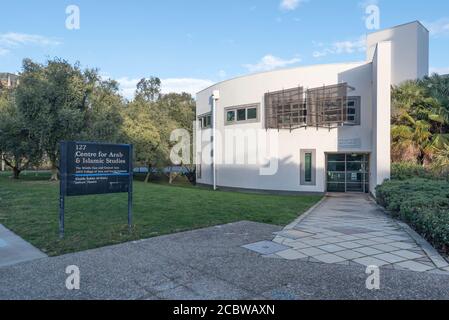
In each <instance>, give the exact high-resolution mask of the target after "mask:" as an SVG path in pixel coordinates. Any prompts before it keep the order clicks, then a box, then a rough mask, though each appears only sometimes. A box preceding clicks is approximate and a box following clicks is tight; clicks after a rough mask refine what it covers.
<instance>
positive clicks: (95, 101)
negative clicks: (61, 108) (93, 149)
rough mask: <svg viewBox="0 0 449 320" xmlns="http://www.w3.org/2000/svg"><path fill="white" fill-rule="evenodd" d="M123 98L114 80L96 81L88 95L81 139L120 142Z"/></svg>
mask: <svg viewBox="0 0 449 320" xmlns="http://www.w3.org/2000/svg"><path fill="white" fill-rule="evenodd" d="M124 106H125V103H124V100H123V98H122V97H121V96H120V94H118V83H117V82H116V81H114V80H106V81H98V83H97V85H95V86H94V88H93V89H92V92H91V93H90V95H89V107H88V108H87V110H86V114H85V131H84V132H83V135H84V137H83V139H84V140H90V141H97V142H109V143H116V142H120V139H121V134H120V130H121V127H122V125H123V118H122V110H123V108H124Z"/></svg>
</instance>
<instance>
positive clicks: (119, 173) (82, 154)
mask: <svg viewBox="0 0 449 320" xmlns="http://www.w3.org/2000/svg"><path fill="white" fill-rule="evenodd" d="M63 144H65V148H64V146H63V149H66V150H65V157H64V155H62V154H61V159H63V158H66V159H65V162H66V170H61V173H62V174H63V175H64V173H66V176H65V177H64V178H65V179H64V180H66V186H65V195H66V196H69V197H70V196H82V195H89V194H107V193H122V192H128V191H129V186H130V183H131V182H132V180H131V179H130V176H131V174H132V167H131V165H130V164H131V146H130V145H112V144H97V143H85V142H63ZM62 169H64V164H63V163H62Z"/></svg>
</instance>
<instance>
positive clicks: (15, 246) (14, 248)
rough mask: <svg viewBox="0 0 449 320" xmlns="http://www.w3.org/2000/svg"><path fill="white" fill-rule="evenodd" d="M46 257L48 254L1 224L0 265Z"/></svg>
mask: <svg viewBox="0 0 449 320" xmlns="http://www.w3.org/2000/svg"><path fill="white" fill-rule="evenodd" d="M45 257H47V255H46V254H44V253H43V252H41V251H40V250H39V249H37V248H35V247H33V246H32V245H31V244H29V243H28V242H26V241H25V240H23V239H22V238H20V237H19V236H17V235H16V234H14V233H13V232H11V231H10V230H8V229H6V228H5V227H4V226H3V225H1V224H0V267H4V266H10V265H14V264H17V263H21V262H25V261H31V260H35V259H42V258H45Z"/></svg>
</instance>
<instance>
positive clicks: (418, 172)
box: [391, 162, 434, 180]
mask: <svg viewBox="0 0 449 320" xmlns="http://www.w3.org/2000/svg"><path fill="white" fill-rule="evenodd" d="M418 177H419V178H428V179H432V178H434V175H433V173H432V172H431V171H430V170H429V169H427V168H425V167H423V166H422V165H419V164H416V163H410V162H398V163H393V164H392V165H391V178H392V179H393V180H406V179H412V178H418Z"/></svg>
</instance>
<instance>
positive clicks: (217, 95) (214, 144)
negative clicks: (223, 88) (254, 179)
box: [212, 90, 220, 191]
mask: <svg viewBox="0 0 449 320" xmlns="http://www.w3.org/2000/svg"><path fill="white" fill-rule="evenodd" d="M219 99H220V91H218V90H214V92H213V93H212V148H213V151H212V179H213V185H214V191H215V190H217V164H216V161H217V152H216V149H217V139H216V136H217V135H216V134H217V117H216V115H217V101H218V100H219Z"/></svg>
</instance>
